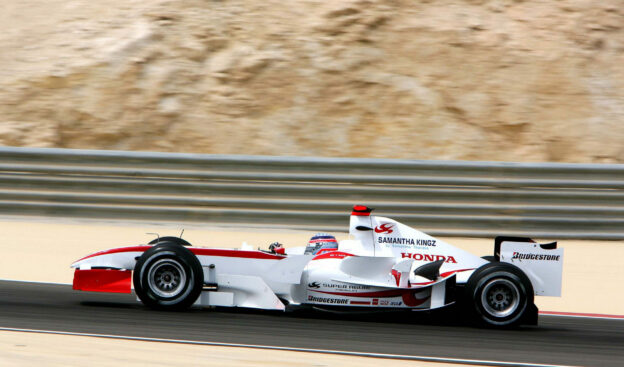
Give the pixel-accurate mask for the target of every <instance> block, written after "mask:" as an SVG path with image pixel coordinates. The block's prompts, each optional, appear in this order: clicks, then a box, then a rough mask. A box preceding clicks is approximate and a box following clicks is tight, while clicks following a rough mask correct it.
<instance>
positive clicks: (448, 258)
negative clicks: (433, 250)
mask: <svg viewBox="0 0 624 367" xmlns="http://www.w3.org/2000/svg"><path fill="white" fill-rule="evenodd" d="M406 257H408V258H410V259H414V260H416V261H438V260H444V262H446V263H453V264H457V260H455V258H454V257H453V256H444V255H430V254H418V253H409V252H401V258H406Z"/></svg>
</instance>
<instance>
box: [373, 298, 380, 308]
mask: <svg viewBox="0 0 624 367" xmlns="http://www.w3.org/2000/svg"><path fill="white" fill-rule="evenodd" d="M378 304H379V298H373V306H377V305H378Z"/></svg>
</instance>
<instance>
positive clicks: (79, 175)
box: [0, 147, 624, 239]
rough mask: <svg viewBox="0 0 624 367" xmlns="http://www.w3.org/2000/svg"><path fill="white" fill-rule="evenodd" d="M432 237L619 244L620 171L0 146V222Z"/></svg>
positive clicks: (623, 230) (616, 167) (623, 184)
mask: <svg viewBox="0 0 624 367" xmlns="http://www.w3.org/2000/svg"><path fill="white" fill-rule="evenodd" d="M356 203H359V204H366V205H369V206H372V207H376V208H378V214H379V215H382V216H387V217H391V218H394V219H397V220H399V221H402V222H404V223H406V224H409V225H412V226H414V227H416V228H419V229H421V230H424V231H425V232H428V233H431V234H433V235H450V236H454V235H457V236H476V237H492V236H495V235H499V234H506V235H529V236H534V237H538V238H586V239H624V165H621V164H555V163H504V162H459V161H416V160H386V159H356V158H309V157H268V156H243V155H241V156H238V155H205V154H178V153H176V154H173V153H152V152H122V151H94V150H71V149H43V148H42V149H37V148H10V147H0V213H4V214H19V215H56V216H77V217H99V218H117V219H149V220H163V221H176V222H186V221H199V222H207V223H214V224H245V225H256V226H265V227H266V226H269V227H281V228H286V227H287V228H302V229H311V230H341V231H344V230H346V228H347V224H348V214H349V212H350V208H351V206H352V205H353V204H356Z"/></svg>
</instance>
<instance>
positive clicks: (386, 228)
mask: <svg viewBox="0 0 624 367" xmlns="http://www.w3.org/2000/svg"><path fill="white" fill-rule="evenodd" d="M393 227H394V224H393V223H384V224H380V225H378V226H377V227H375V233H386V234H390V233H392V232H393V231H392V228H393Z"/></svg>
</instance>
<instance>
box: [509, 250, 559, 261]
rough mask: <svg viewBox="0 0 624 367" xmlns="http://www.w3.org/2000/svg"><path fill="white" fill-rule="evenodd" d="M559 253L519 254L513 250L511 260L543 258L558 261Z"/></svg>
mask: <svg viewBox="0 0 624 367" xmlns="http://www.w3.org/2000/svg"><path fill="white" fill-rule="evenodd" d="M560 257H561V256H559V255H542V254H521V253H519V252H514V253H513V257H512V258H511V259H512V260H543V261H559V258H560Z"/></svg>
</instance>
